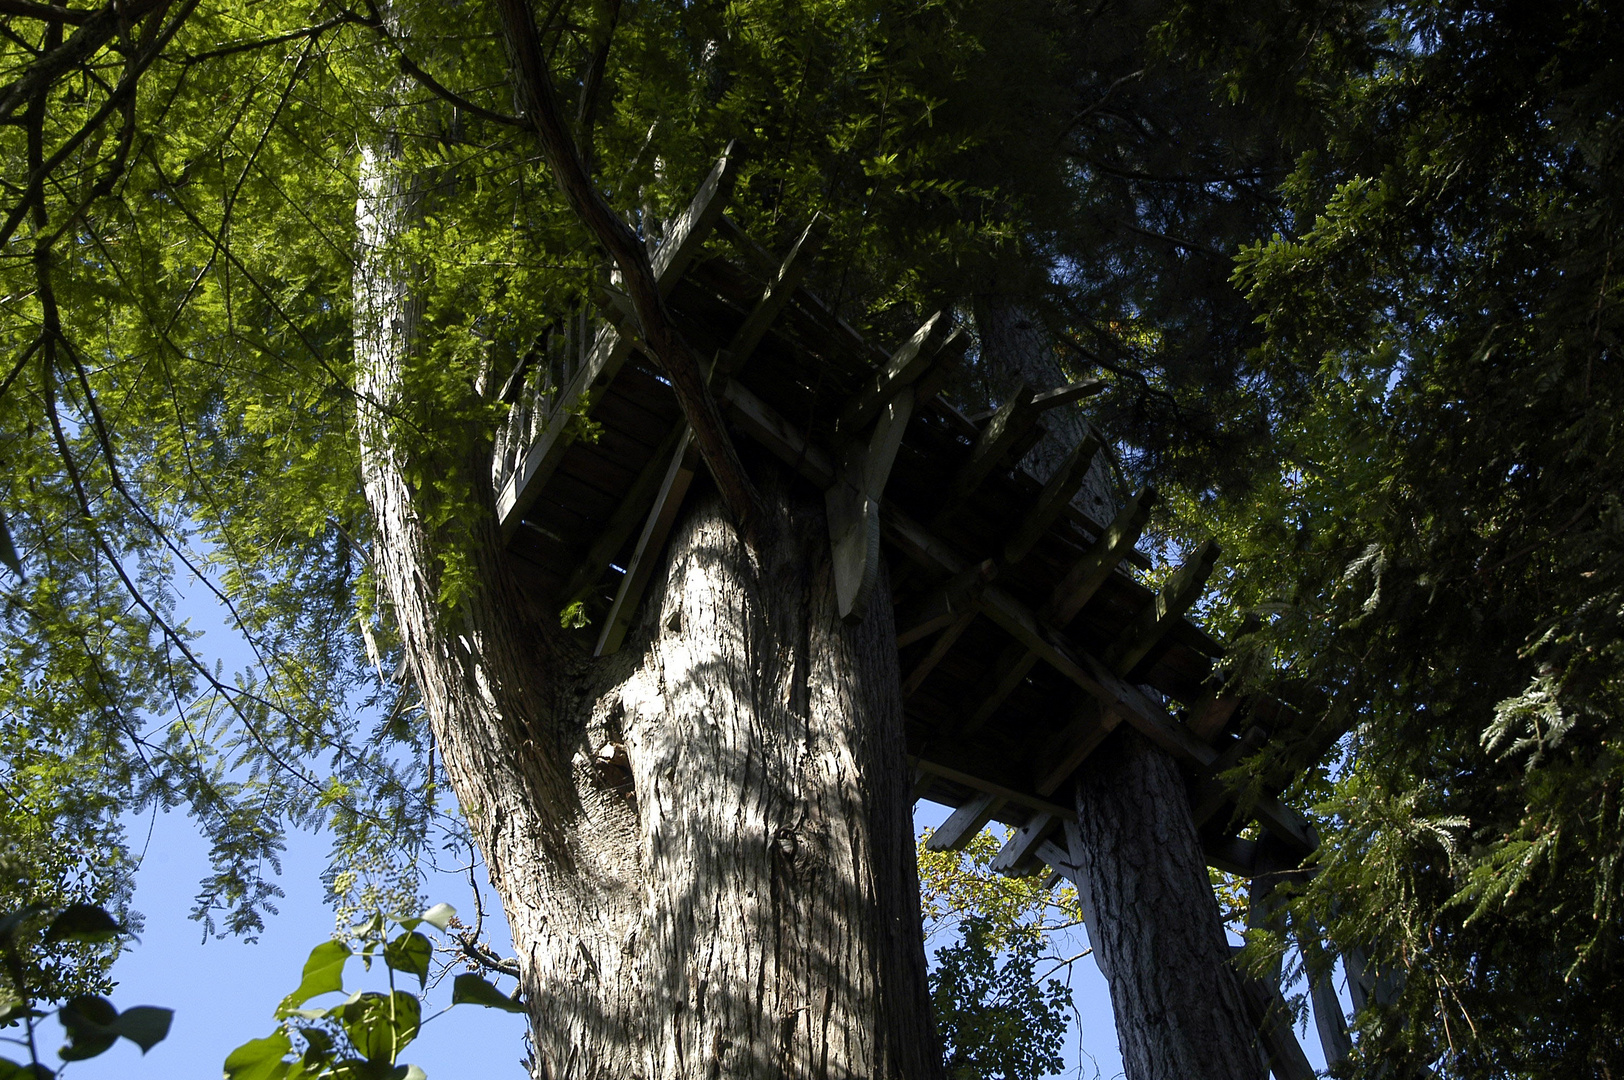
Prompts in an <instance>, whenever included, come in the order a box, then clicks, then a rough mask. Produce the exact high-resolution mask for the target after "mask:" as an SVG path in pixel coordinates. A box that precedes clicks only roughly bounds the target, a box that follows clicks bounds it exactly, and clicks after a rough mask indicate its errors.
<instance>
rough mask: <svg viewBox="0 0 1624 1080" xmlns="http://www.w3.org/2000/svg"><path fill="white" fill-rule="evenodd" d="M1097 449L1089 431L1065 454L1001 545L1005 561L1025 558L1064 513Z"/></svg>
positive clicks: (1093, 435) (1085, 474)
mask: <svg viewBox="0 0 1624 1080" xmlns="http://www.w3.org/2000/svg"><path fill="white" fill-rule="evenodd" d="M1099 452H1100V440H1099V436H1097V435H1095V434H1093V433H1092V432H1091V433H1089V435H1088V436H1087V437H1086V438H1084V439H1083V441H1082V442H1080V443H1078V444H1077V445H1076V446H1075V447H1073V448H1072V451H1071V453H1070V454H1067V455H1066V460H1065V461H1063V462H1061V463H1060V467H1059V468H1057V469H1055V471H1054V473H1053V474H1052V475H1051V476H1050V477H1049V480H1048V483H1046V484H1044V485H1043V492H1042V493H1041V494H1040V495H1039V496H1038V498H1037V501H1036V502H1035V503H1033V504H1032V506H1031V508H1030V509H1029V510H1027V512H1026V516H1025V517H1024V518H1022V519H1021V523H1020V525H1019V526H1018V527H1017V528H1016V530H1015V534H1014V535H1013V536H1011V537H1010V538H1009V540H1008V542H1007V543H1005V544H1004V561H1005V562H1006V563H1008V564H1009V565H1010V566H1014V565H1015V564H1017V563H1019V562H1020V561H1021V560H1022V559H1024V558H1026V556H1027V554H1028V553H1029V552H1030V551H1031V550H1032V548H1033V547H1034V546H1035V545H1036V544H1037V542H1038V540H1039V539H1040V538H1041V537H1042V536H1043V534H1044V533H1046V532H1048V531H1049V527H1050V526H1051V525H1053V524H1054V523H1055V521H1056V519H1058V518H1059V517H1060V515H1061V514H1062V513H1064V512H1065V509H1066V507H1067V506H1069V505H1071V500H1072V498H1073V497H1074V496H1075V495H1076V494H1077V489H1078V488H1080V487H1082V486H1083V481H1084V480H1086V479H1087V478H1088V469H1089V466H1090V465H1092V464H1093V463H1094V458H1095V456H1096V455H1097V454H1098V453H1099Z"/></svg>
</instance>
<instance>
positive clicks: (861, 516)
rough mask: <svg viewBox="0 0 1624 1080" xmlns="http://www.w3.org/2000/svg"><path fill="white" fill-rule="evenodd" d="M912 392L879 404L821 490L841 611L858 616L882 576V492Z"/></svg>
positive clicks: (847, 618) (909, 413) (904, 391)
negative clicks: (867, 430)
mask: <svg viewBox="0 0 1624 1080" xmlns="http://www.w3.org/2000/svg"><path fill="white" fill-rule="evenodd" d="M913 403H914V392H913V388H912V387H910V386H903V387H901V388H900V389H899V391H898V393H897V395H896V397H894V398H893V399H892V400H890V401H889V402H886V403H884V404H883V405H881V406H880V409H879V412H880V418H879V421H878V422H877V423H876V424H875V427H874V434H873V435H872V436H871V437H870V438H869V440H868V444H867V445H866V446H864V445H862V444H853V445H850V446H848V448H847V451H846V460H845V462H844V467H843V468H842V470H841V476H840V478H839V479H838V480H837V481H835V483H833V484H831V485H830V486H829V488H828V490H827V491H825V492H824V498H823V502H824V508H825V510H826V511H827V513H828V517H829V541H830V544H831V546H832V554H833V558H834V575H835V601H836V603H837V605H838V606H839V610H840V617H841V618H842V619H844V620H845V621H846V622H848V623H856V622H861V621H862V619H863V616H865V615H867V614H868V605H869V601H870V600H871V599H872V597H873V594H874V588H875V586H876V585H877V584H878V582H879V579H880V497H881V495H882V494H883V493H884V491H885V482H886V480H887V479H888V478H889V477H890V475H891V466H892V464H893V463H894V462H895V461H896V457H897V448H898V447H900V446H901V445H902V433H903V430H904V429H905V428H906V427H907V426H908V419H909V417H911V416H912V415H913Z"/></svg>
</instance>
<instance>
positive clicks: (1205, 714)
mask: <svg viewBox="0 0 1624 1080" xmlns="http://www.w3.org/2000/svg"><path fill="white" fill-rule="evenodd" d="M1241 700H1242V699H1241V697H1240V695H1238V694H1226V693H1224V692H1223V691H1222V690H1215V691H1213V692H1212V693H1209V694H1207V695H1206V696H1205V697H1203V698H1202V699H1201V700H1200V701H1198V702H1196V703H1195V704H1194V705H1193V706H1191V707H1190V719H1189V721H1188V723H1189V725H1190V730H1191V731H1193V732H1195V736H1196V738H1198V739H1200V740H1201V741H1202V742H1206V743H1211V742H1214V741H1216V740H1217V738H1218V736H1220V735H1222V734H1223V733H1224V728H1226V727H1228V726H1229V720H1230V717H1232V716H1234V715H1235V710H1236V709H1238V708H1240V705H1241Z"/></svg>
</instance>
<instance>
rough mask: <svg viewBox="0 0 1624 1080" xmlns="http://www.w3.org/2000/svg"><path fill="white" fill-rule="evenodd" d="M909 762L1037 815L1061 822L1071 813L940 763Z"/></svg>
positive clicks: (1026, 792) (1060, 807) (1053, 804)
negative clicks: (1057, 818)
mask: <svg viewBox="0 0 1624 1080" xmlns="http://www.w3.org/2000/svg"><path fill="white" fill-rule="evenodd" d="M909 760H910V761H912V762H913V763H914V764H916V765H918V766H919V768H921V769H923V770H925V771H926V772H928V773H930V774H931V775H933V776H940V777H941V778H942V779H943V780H951V781H952V782H953V783H955V784H960V785H962V786H964V787H967V788H972V789H974V790H976V791H979V792H981V793H983V794H985V795H993V796H996V797H998V798H1000V799H1003V800H1004V801H1005V802H1006V803H1014V804H1015V805H1016V806H1024V807H1026V808H1027V809H1028V810H1032V811H1034V812H1037V813H1044V814H1054V815H1055V816H1057V817H1059V818H1061V819H1062V820H1064V819H1066V818H1069V817H1071V815H1072V813H1073V811H1072V808H1070V807H1066V806H1061V805H1060V804H1059V803H1054V802H1050V801H1049V800H1048V799H1040V798H1037V797H1036V796H1034V795H1033V794H1032V793H1031V792H1029V791H1017V790H1016V789H1014V788H1012V787H1008V786H1006V785H1004V784H1000V783H997V782H996V781H992V780H988V779H987V778H985V777H982V776H976V775H975V774H974V773H968V772H965V771H964V770H963V769H955V768H954V767H952V766H951V765H946V764H944V763H942V762H940V761H931V760H929V759H928V758H922V757H921V758H909Z"/></svg>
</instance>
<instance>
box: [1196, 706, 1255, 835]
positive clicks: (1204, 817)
mask: <svg viewBox="0 0 1624 1080" xmlns="http://www.w3.org/2000/svg"><path fill="white" fill-rule="evenodd" d="M1268 737H1269V736H1268V732H1266V731H1264V730H1263V729H1262V728H1261V727H1250V728H1247V729H1246V733H1245V734H1244V735H1242V736H1241V737H1240V738H1238V739H1235V740H1233V741H1231V742H1230V743H1229V745H1227V746H1225V747H1224V748H1223V750H1222V751H1220V752H1219V754H1218V755H1217V756H1216V757H1215V758H1213V760H1212V764H1211V766H1210V768H1209V770H1208V776H1207V777H1206V779H1204V780H1202V781H1201V782H1200V783H1199V784H1197V785H1196V788H1195V792H1194V793H1193V795H1192V796H1191V798H1190V813H1191V815H1192V816H1193V817H1194V818H1195V824H1196V828H1200V827H1201V826H1203V825H1205V824H1206V823H1207V822H1209V821H1211V820H1212V817H1213V815H1214V814H1216V813H1218V811H1220V810H1222V809H1223V808H1224V804H1225V803H1227V802H1229V801H1230V799H1231V797H1232V796H1231V794H1230V791H1229V788H1228V786H1227V785H1225V783H1224V782H1223V780H1221V779H1220V778H1219V774H1220V773H1225V772H1228V771H1229V770H1230V769H1233V768H1234V767H1235V766H1237V765H1239V764H1240V763H1241V759H1242V758H1244V757H1246V756H1247V755H1248V754H1252V753H1255V752H1256V751H1257V750H1258V748H1260V747H1261V746H1262V745H1263V743H1264V742H1265V741H1266V740H1267V739H1268Z"/></svg>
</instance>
